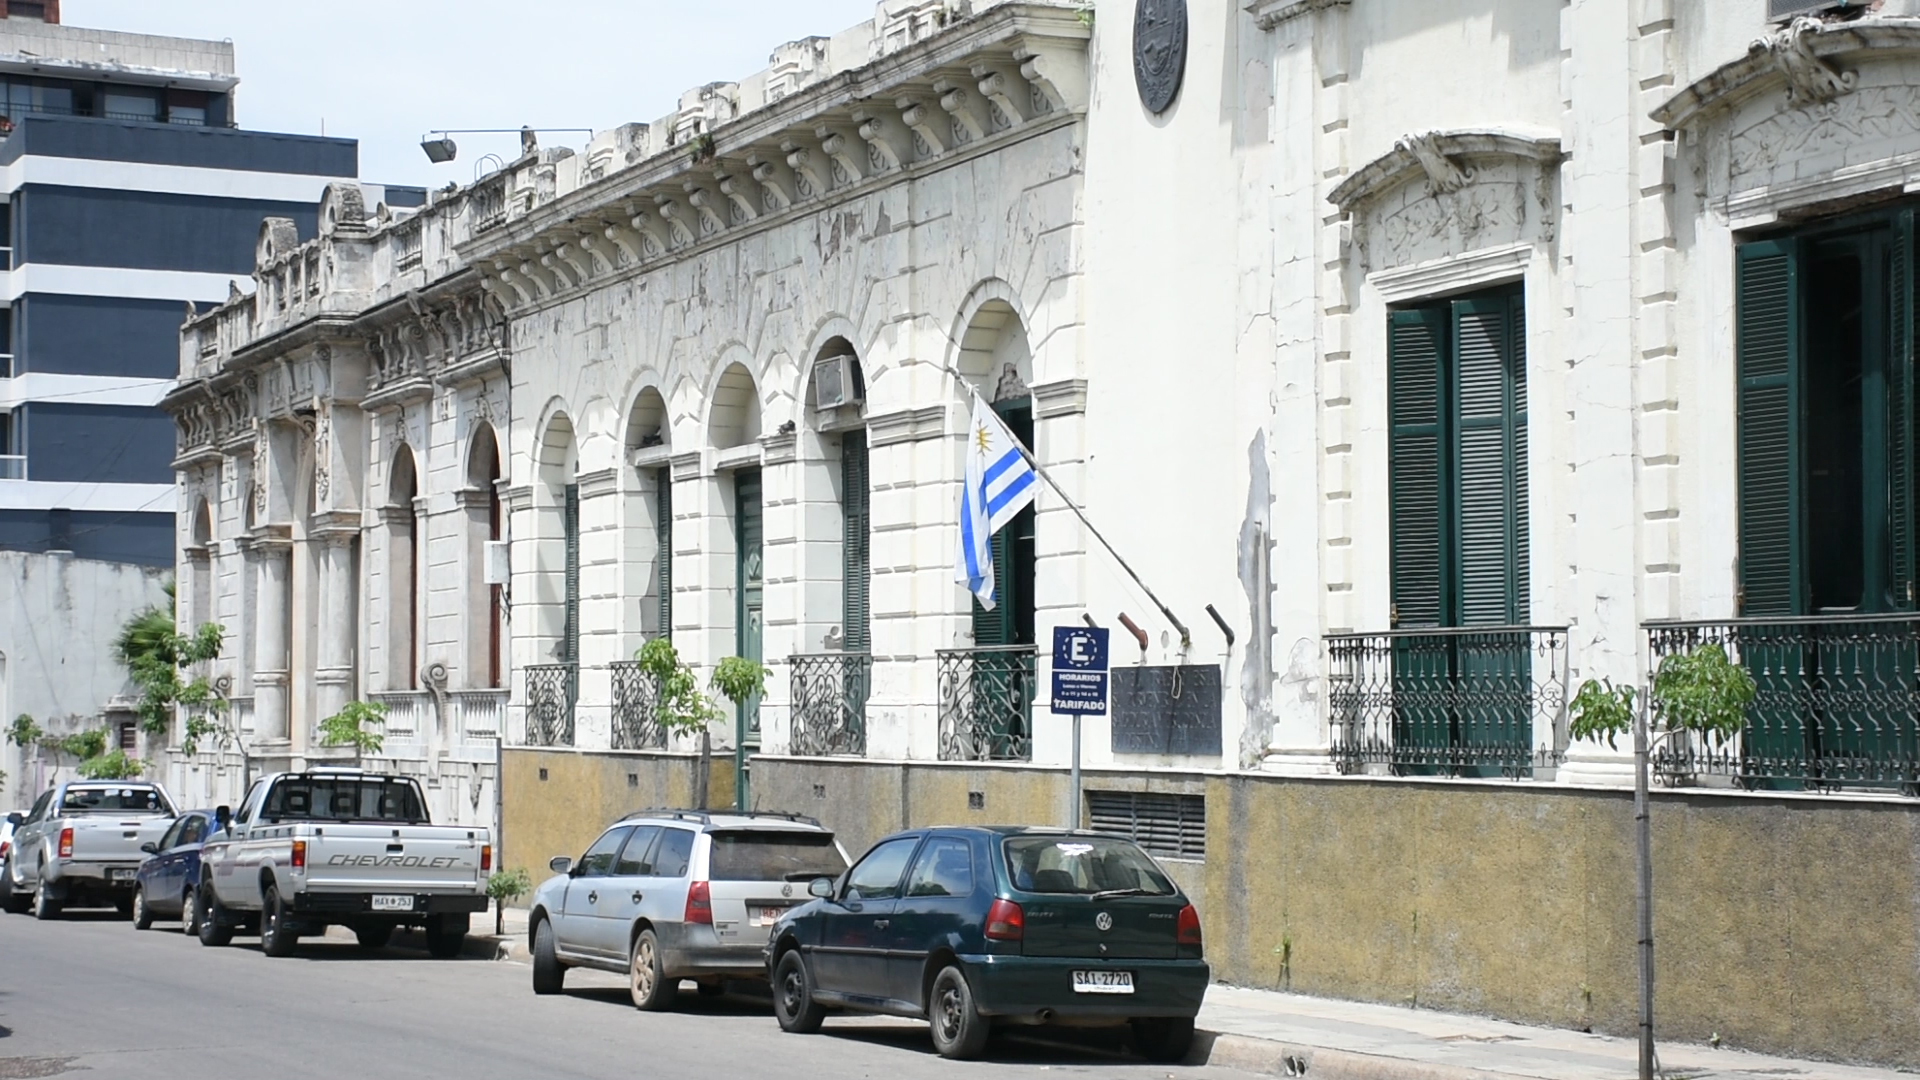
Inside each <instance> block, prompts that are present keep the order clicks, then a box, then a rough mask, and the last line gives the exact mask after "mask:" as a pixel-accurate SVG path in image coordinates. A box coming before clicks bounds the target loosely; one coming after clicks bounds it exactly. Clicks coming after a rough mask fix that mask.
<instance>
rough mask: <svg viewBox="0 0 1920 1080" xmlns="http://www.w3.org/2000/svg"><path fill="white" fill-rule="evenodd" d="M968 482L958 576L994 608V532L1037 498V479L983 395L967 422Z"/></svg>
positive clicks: (984, 604) (982, 603)
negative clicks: (1035, 485)
mask: <svg viewBox="0 0 1920 1080" xmlns="http://www.w3.org/2000/svg"><path fill="white" fill-rule="evenodd" d="M966 457H967V461H966V465H967V482H966V485H965V486H964V487H962V488H961V489H960V559H959V563H958V565H957V566H956V567H955V568H954V580H955V581H958V582H960V583H962V584H964V585H965V586H966V587H967V589H968V590H969V591H970V592H972V593H973V595H975V596H977V597H979V598H980V606H981V607H984V608H986V609H988V610H992V609H993V593H994V590H993V534H994V533H996V532H999V531H1000V530H1001V529H1002V528H1004V527H1005V526H1006V524H1007V522H1009V521H1012V520H1013V516H1014V515H1015V514H1018V513H1019V512H1020V511H1022V510H1024V509H1026V507H1027V506H1028V505H1029V504H1031V503H1032V502H1033V485H1034V482H1035V480H1036V479H1037V478H1036V477H1035V476H1034V474H1033V466H1032V465H1030V464H1028V463H1027V458H1026V455H1025V454H1024V453H1022V452H1021V450H1020V443H1019V441H1018V440H1016V439H1015V438H1014V437H1013V432H1011V431H1008V430H1007V425H1005V424H1003V423H1001V422H1000V418H999V417H998V416H995V415H994V413H993V410H992V409H991V408H988V407H987V403H986V402H984V401H982V400H980V398H979V397H977V396H976V397H975V398H974V399H973V419H972V422H971V423H969V424H968V425H967V447H966Z"/></svg>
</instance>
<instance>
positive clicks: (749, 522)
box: [733, 469, 766, 810]
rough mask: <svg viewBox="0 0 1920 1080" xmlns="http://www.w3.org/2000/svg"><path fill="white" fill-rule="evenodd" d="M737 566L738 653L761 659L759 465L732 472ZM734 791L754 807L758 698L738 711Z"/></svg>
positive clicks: (744, 806)
mask: <svg viewBox="0 0 1920 1080" xmlns="http://www.w3.org/2000/svg"><path fill="white" fill-rule="evenodd" d="M733 507H734V517H733V521H734V569H735V583H736V587H737V591H736V593H735V595H736V597H737V601H736V604H735V609H734V616H735V621H734V627H735V637H736V641H735V646H734V647H735V655H737V656H741V657H744V658H746V659H748V660H762V659H763V658H764V654H763V649H762V637H763V632H764V630H765V626H766V620H765V617H764V607H763V597H764V594H765V588H764V583H765V577H766V575H765V559H764V543H763V541H764V539H765V530H764V528H763V527H762V523H761V516H760V470H759V469H741V470H740V471H738V472H736V473H734V474H733ZM734 746H735V748H736V749H735V751H734V765H735V769H736V771H735V773H734V791H735V800H734V801H735V804H736V805H737V806H738V807H739V808H740V809H742V810H744V809H747V808H748V807H751V806H752V805H753V803H752V802H751V796H750V794H749V792H748V770H749V768H750V766H749V765H748V762H747V758H748V757H749V756H750V755H751V754H752V752H753V751H754V750H757V749H759V747H760V699H759V698H757V697H756V698H753V699H752V700H750V701H746V702H743V703H742V704H741V705H740V706H739V708H738V709H737V710H736V711H735V714H734Z"/></svg>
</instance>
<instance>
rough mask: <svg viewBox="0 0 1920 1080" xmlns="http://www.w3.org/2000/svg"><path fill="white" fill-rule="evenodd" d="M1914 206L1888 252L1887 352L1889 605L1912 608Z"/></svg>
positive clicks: (1898, 222)
mask: <svg viewBox="0 0 1920 1080" xmlns="http://www.w3.org/2000/svg"><path fill="white" fill-rule="evenodd" d="M1913 216H1914V215H1913V211H1912V210H1903V211H1901V212H1900V214H1899V216H1898V217H1897V218H1896V219H1895V221H1894V229H1893V242H1892V245H1891V248H1890V250H1889V252H1888V258H1887V263H1888V267H1887V269H1888V281H1887V295H1888V301H1889V303H1888V311H1887V321H1888V324H1889V326H1888V329H1889V335H1888V336H1889V338H1890V339H1891V341H1890V344H1891V349H1890V352H1891V355H1890V356H1888V358H1887V436H1886V438H1887V610H1890V611H1912V610H1914V606H1915V604H1914V593H1915V591H1916V587H1915V582H1914V577H1915V575H1916V565H1915V563H1916V551H1915V533H1916V531H1920V530H1916V524H1920V523H1917V522H1916V520H1915V518H1916V511H1915V506H1914V475H1913V474H1914V464H1915V463H1914V445H1913V443H1914V401H1913V396H1914V382H1913V377H1914V372H1913V353H1914V340H1913V331H1914V311H1913V304H1914V274H1913V256H1914V252H1913V244H1914V224H1913Z"/></svg>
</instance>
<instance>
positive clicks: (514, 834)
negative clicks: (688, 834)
mask: <svg viewBox="0 0 1920 1080" xmlns="http://www.w3.org/2000/svg"><path fill="white" fill-rule="evenodd" d="M697 758H698V755H695V754H667V753H620V752H608V753H596V754H584V753H579V752H577V751H571V750H518V749H515V750H507V751H506V752H505V753H504V755H503V757H502V763H501V769H502V774H503V776H504V778H505V786H504V788H503V789H502V790H503V791H505V793H506V799H505V802H504V804H503V805H502V807H501V821H502V826H501V830H500V831H501V836H500V841H499V842H500V866H501V867H503V868H512V867H516V866H523V867H526V869H527V872H528V873H530V874H532V875H533V880H534V881H536V882H538V881H540V880H541V879H543V878H545V877H546V876H547V860H549V859H551V858H553V857H554V856H555V855H571V856H573V857H574V858H579V856H580V853H581V852H583V851H585V850H586V849H587V845H588V844H590V843H592V842H593V838H594V837H595V836H598V835H599V834H600V830H602V829H604V828H606V827H607V826H608V825H609V824H611V823H612V822H613V821H614V820H615V819H617V818H619V817H620V816H621V815H622V814H626V813H629V812H631V811H634V810H644V809H647V808H650V807H665V806H692V805H693V769H694V763H695V761H696V760H697ZM757 778H758V776H757V774H756V779H757ZM707 804H708V805H709V806H731V805H733V758H732V757H731V756H729V755H726V754H717V755H715V756H714V759H713V775H712V780H711V783H710V785H709V790H708V799H707ZM769 805H771V804H769Z"/></svg>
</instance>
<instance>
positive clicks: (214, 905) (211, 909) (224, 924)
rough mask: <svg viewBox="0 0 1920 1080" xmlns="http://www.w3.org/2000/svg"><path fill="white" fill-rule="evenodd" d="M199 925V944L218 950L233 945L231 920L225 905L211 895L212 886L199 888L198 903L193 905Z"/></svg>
mask: <svg viewBox="0 0 1920 1080" xmlns="http://www.w3.org/2000/svg"><path fill="white" fill-rule="evenodd" d="M194 909H195V911H196V912H197V914H198V917H199V923H200V925H199V926H198V927H197V929H198V931H199V934H200V944H202V945H207V946H211V947H214V948H219V947H220V946H223V945H231V944H232V943H233V918H232V916H230V915H228V914H227V909H226V907H225V905H223V904H221V903H220V898H219V897H218V896H215V895H214V894H213V886H211V885H202V886H201V887H200V902H199V903H197V904H195V905H194Z"/></svg>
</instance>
